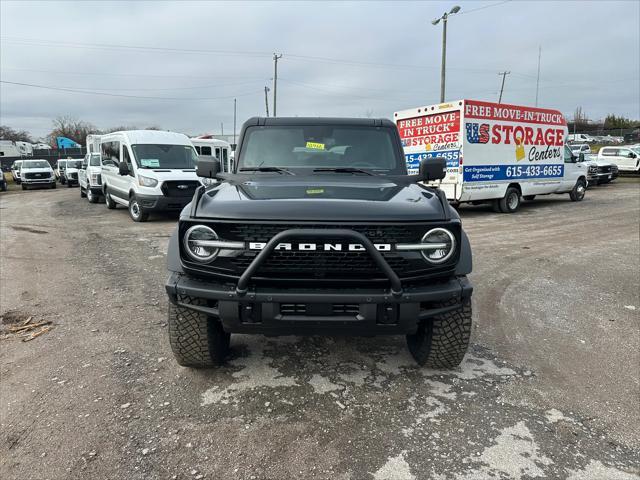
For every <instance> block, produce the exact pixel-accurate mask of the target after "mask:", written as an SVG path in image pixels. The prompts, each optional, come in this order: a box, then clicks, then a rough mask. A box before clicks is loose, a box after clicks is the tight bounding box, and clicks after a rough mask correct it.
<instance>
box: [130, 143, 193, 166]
mask: <svg viewBox="0 0 640 480" xmlns="http://www.w3.org/2000/svg"><path fill="white" fill-rule="evenodd" d="M133 154H134V156H135V157H136V162H137V163H138V166H139V167H140V168H167V169H171V168H188V169H191V168H196V163H197V161H198V155H197V154H196V151H195V150H194V149H193V147H191V146H188V145H163V144H157V145H156V144H142V143H140V144H137V145H133Z"/></svg>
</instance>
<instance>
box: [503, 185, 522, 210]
mask: <svg viewBox="0 0 640 480" xmlns="http://www.w3.org/2000/svg"><path fill="white" fill-rule="evenodd" d="M499 204H500V211H501V212H502V213H513V212H515V211H517V210H518V208H520V192H519V191H518V189H517V188H514V187H509V188H507V191H506V193H505V194H504V198H501V199H500V200H499Z"/></svg>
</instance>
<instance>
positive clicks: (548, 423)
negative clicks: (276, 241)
mask: <svg viewBox="0 0 640 480" xmlns="http://www.w3.org/2000/svg"><path fill="white" fill-rule="evenodd" d="M11 187H12V190H11V191H10V192H8V193H6V194H0V220H1V222H0V235H1V237H0V241H1V243H0V244H1V263H0V275H1V277H0V281H1V284H0V285H1V291H0V294H1V296H0V312H1V313H2V323H3V324H2V325H1V326H0V334H1V335H2V339H1V340H0V347H1V350H0V374H1V378H0V380H1V384H0V386H1V388H0V478H2V479H20V480H23V479H38V480H40V479H127V480H133V479H236V478H237V479H256V480H257V479H274V480H282V479H289V478H291V479H303V478H304V479H307V478H318V479H325V478H326V479H344V480H346V479H375V480H383V479H386V480H391V479H396V480H397V479H402V480H405V479H437V480H446V479H456V480H460V479H463V480H465V479H466V480H471V479H478V480H484V479H529V478H554V479H555V478H558V479H560V478H561V479H571V480H602V479H611V480H630V479H639V478H640V475H639V474H640V433H639V432H640V428H639V427H640V381H639V380H640V323H639V312H640V298H639V291H640V278H639V273H638V272H640V240H639V226H640V220H639V218H640V183H639V182H638V179H629V178H625V179H619V180H616V182H614V184H611V185H606V186H602V187H598V188H595V189H590V190H589V191H588V192H587V196H586V198H585V200H584V201H583V202H581V203H572V202H570V201H569V199H568V196H566V195H565V196H556V197H543V198H540V199H536V201H534V202H528V203H525V204H524V205H523V207H522V210H521V211H520V212H518V213H517V214H515V215H502V214H496V213H493V212H492V211H491V209H490V208H488V207H486V206H477V207H471V206H470V207H463V208H462V209H461V210H460V213H461V216H462V218H463V222H464V226H465V228H466V230H467V232H468V233H469V237H470V240H471V244H472V247H473V250H474V263H475V265H474V273H473V274H472V281H473V283H474V286H475V292H474V298H473V307H474V322H475V323H474V331H473V338H472V343H473V345H472V347H471V349H470V351H469V353H468V355H467V356H466V358H465V361H464V363H463V365H462V366H461V368H459V369H458V370H454V371H433V370H426V369H422V368H419V367H418V366H416V365H415V364H414V362H413V361H412V359H411V357H410V356H409V354H408V353H407V351H406V348H405V343H404V338H400V337H378V338H368V339H360V338H355V339H354V338H325V337H282V338H265V337H262V336H244V335H234V336H232V339H231V348H232V355H231V358H230V359H229V361H228V363H227V365H226V366H224V367H222V368H218V369H211V370H200V371H196V370H189V369H185V368H182V367H180V366H178V365H177V364H176V363H175V361H174V360H173V357H172V355H171V351H170V349H169V345H168V339H167V324H166V310H167V299H166V295H165V293H164V290H163V283H164V280H165V276H166V272H165V251H166V246H167V242H168V239H169V235H170V233H171V232H172V230H173V228H174V226H175V222H176V219H175V218H167V217H157V218H154V217H152V221H150V222H148V223H144V224H135V223H133V222H132V221H131V220H130V219H129V217H128V214H127V212H126V210H125V209H123V208H118V209H117V210H116V211H107V209H106V208H105V206H104V204H89V203H88V202H87V201H86V200H81V199H80V198H79V192H78V189H77V188H74V189H67V188H64V189H57V190H42V191H27V192H22V191H20V190H17V189H16V187H15V185H12V186H11ZM29 317H32V319H31V320H30V322H29V323H33V322H36V323H37V322H42V321H51V322H53V325H52V326H53V328H52V329H51V330H49V331H46V332H44V333H42V334H41V335H39V336H37V337H36V338H33V339H31V340H30V341H26V342H25V341H22V340H23V339H26V337H24V336H20V335H19V334H11V333H8V332H9V328H10V327H12V326H13V327H14V328H15V327H16V326H20V325H22V323H24V322H25V321H26V320H27V319H28V318H29ZM39 328H43V327H39Z"/></svg>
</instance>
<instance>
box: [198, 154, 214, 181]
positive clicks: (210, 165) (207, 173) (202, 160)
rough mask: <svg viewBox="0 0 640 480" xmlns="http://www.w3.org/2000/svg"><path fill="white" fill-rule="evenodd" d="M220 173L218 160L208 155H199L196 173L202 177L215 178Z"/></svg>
mask: <svg viewBox="0 0 640 480" xmlns="http://www.w3.org/2000/svg"><path fill="white" fill-rule="evenodd" d="M218 173H220V160H218V159H217V158H216V157H212V156H210V155H200V157H199V158H198V165H197V167H196V175H198V176H199V177H203V178H216V176H217V175H218Z"/></svg>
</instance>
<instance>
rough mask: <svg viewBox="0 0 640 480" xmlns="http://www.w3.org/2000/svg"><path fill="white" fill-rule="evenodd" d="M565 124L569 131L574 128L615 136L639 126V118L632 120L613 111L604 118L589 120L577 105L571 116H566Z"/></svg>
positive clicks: (577, 130) (580, 130)
mask: <svg viewBox="0 0 640 480" xmlns="http://www.w3.org/2000/svg"><path fill="white" fill-rule="evenodd" d="M567 126H568V127H569V132H573V131H574V130H575V131H576V132H580V133H600V134H610V135H612V136H616V135H621V134H623V133H631V131H633V130H634V129H636V128H640V120H632V119H630V118H626V117H623V116H617V115H615V114H613V113H610V114H609V115H607V116H606V117H605V119H604V120H591V119H589V117H588V116H587V114H586V113H585V112H584V111H583V110H582V107H577V108H576V110H575V112H574V113H573V118H567Z"/></svg>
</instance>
